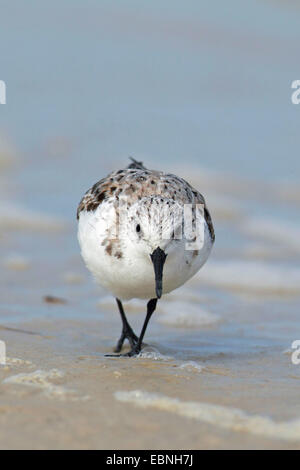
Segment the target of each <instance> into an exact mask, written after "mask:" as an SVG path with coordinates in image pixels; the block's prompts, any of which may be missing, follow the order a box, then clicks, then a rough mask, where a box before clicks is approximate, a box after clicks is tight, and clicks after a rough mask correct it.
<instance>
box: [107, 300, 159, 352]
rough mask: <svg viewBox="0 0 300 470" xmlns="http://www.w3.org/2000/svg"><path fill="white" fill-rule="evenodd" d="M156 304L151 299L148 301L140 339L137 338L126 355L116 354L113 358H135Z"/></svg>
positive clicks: (140, 347) (139, 350)
mask: <svg viewBox="0 0 300 470" xmlns="http://www.w3.org/2000/svg"><path fill="white" fill-rule="evenodd" d="M156 304H157V299H151V300H149V302H148V304H147V315H146V318H145V321H144V324H143V328H142V331H141V334H140V337H139V338H138V341H137V342H136V343H134V344H133V346H131V350H130V351H129V352H128V353H126V354H117V355H116V356H115V357H121V356H123V357H132V356H137V355H138V354H139V353H140V352H141V349H142V343H143V338H144V335H145V332H146V329H147V326H148V323H149V320H150V318H151V315H152V313H153V312H154V310H155V308H156Z"/></svg>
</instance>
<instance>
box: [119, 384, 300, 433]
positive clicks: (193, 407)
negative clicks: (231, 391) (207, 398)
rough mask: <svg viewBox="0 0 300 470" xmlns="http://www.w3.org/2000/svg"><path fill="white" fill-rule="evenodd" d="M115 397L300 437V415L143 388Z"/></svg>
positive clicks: (237, 427)
mask: <svg viewBox="0 0 300 470" xmlns="http://www.w3.org/2000/svg"><path fill="white" fill-rule="evenodd" d="M115 398H116V399H117V400H118V401H121V402H124V403H132V404H133V405H135V406H137V407H140V408H154V409H158V410H161V411H167V412H170V413H174V414H177V415H179V416H183V417H185V418H190V419H194V420H197V421H201V422H203V423H208V424H211V425H213V426H217V427H219V428H224V429H229V430H231V431H234V432H245V433H250V434H254V435H257V436H261V437H265V438H268V439H281V440H285V441H300V418H298V419H295V420H290V421H281V422H275V421H274V420H273V419H272V418H269V417H267V416H260V415H250V414H248V413H246V412H245V411H243V410H240V409H238V408H231V407H229V406H220V405H214V404H210V403H203V402H188V401H181V400H179V399H178V398H171V397H168V396H165V395H161V394H155V393H148V392H145V391H143V390H133V391H117V392H115Z"/></svg>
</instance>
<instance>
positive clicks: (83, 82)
mask: <svg viewBox="0 0 300 470" xmlns="http://www.w3.org/2000/svg"><path fill="white" fill-rule="evenodd" d="M46 3H47V2H46ZM100 3H101V5H100ZM200 3H201V2H192V5H191V7H190V9H189V8H185V7H183V4H182V3H180V2H177V1H176V2H172V4H171V3H170V2H167V4H168V5H169V10H168V9H167V8H166V10H165V11H162V9H161V8H160V7H159V4H158V3H157V2H153V4H151V5H150V4H148V6H147V5H146V3H144V4H143V5H142V4H141V3H140V2H136V1H135V0H132V1H129V2H128V5H127V6H126V8H125V7H121V6H120V7H119V8H117V7H114V6H113V5H112V4H111V2H108V1H103V2H94V1H89V2H87V3H86V4H84V5H83V3H80V2H77V1H76V2H74V5H75V4H76V5H75V6H74V8H73V9H72V11H71V10H70V8H69V4H68V3H67V2H59V3H58V2H56V1H54V2H51V4H50V3H48V5H46V4H44V5H43V6H38V5H37V4H36V2H31V1H29V2H27V6H26V11H25V9H24V8H23V9H22V5H21V3H20V5H19V10H20V11H22V14H20V12H19V13H18V14H17V15H16V14H15V8H16V7H15V6H12V4H9V3H7V4H6V7H5V10H4V13H3V14H4V15H5V19H6V21H5V22H4V23H5V24H4V25H3V27H1V31H0V55H1V57H2V60H3V64H2V65H3V67H2V69H1V73H2V74H3V76H1V77H0V79H1V80H2V79H3V80H5V81H6V85H7V93H8V95H7V104H5V105H1V106H0V277H1V283H0V299H1V303H0V341H2V343H1V344H2V345H3V342H4V343H5V346H6V363H5V364H4V363H3V364H1V365H0V448H1V449H299V448H300V401H299V379H300V365H297V364H295V363H293V361H292V354H293V352H295V348H294V349H293V347H292V344H293V342H294V341H296V340H299V339H300V331H299V305H300V302H299V301H300V264H299V261H300V244H299V239H300V223H299V206H300V190H299V170H300V167H299V159H298V147H299V139H298V135H299V125H298V123H299V111H300V107H299V106H298V107H297V106H296V105H293V104H292V103H291V100H290V94H291V90H290V83H291V82H292V80H295V79H297V78H299V77H297V73H298V69H297V65H295V57H296V55H297V53H298V50H297V46H295V45H296V44H297V43H298V42H297V41H298V38H299V27H298V23H297V19H296V18H297V15H296V14H295V11H296V10H297V7H296V6H295V5H292V4H283V3H282V2H260V3H259V4H256V3H255V4H249V5H247V8H246V10H245V6H244V5H241V4H240V3H239V2H235V1H230V2H229V4H228V2H227V3H226V5H224V10H223V9H222V8H221V10H220V11H219V10H218V14H217V15H216V11H215V9H214V8H213V6H210V4H208V3H207V5H206V6H205V8H204V7H203V6H200ZM23 10H24V11H23ZM232 12H234V15H233V14H232ZM297 12H298V10H297ZM249 18H250V20H249ZM254 19H259V21H254ZM252 20H253V21H252ZM20 32H22V37H21V33H20ZM16 39H18V40H16ZM20 41H22V44H24V47H23V48H20V47H19V43H20ZM4 43H5V44H9V45H10V50H9V51H7V50H4V48H3V45H4ZM25 46H26V47H25ZM270 77H271V78H270ZM275 98H276V99H275ZM129 155H133V156H134V157H135V158H137V159H138V160H143V161H144V163H145V165H146V166H148V167H150V168H154V169H158V170H163V171H168V172H172V173H174V174H177V175H180V176H182V177H184V178H186V179H187V180H188V181H189V182H190V183H192V184H193V185H194V186H195V187H196V188H197V189H199V190H200V192H201V193H203V194H204V196H205V198H206V200H207V203H208V206H209V209H210V211H211V214H212V218H213V221H214V225H215V232H216V243H215V246H214V249H213V252H212V255H211V257H210V258H209V260H208V262H207V264H206V265H205V267H204V268H203V269H202V270H201V271H200V272H199V273H198V274H197V275H196V276H195V277H194V278H193V279H191V280H190V281H189V282H188V283H187V284H185V285H184V286H183V287H181V288H180V289H178V290H176V291H174V292H172V293H171V294H169V295H166V296H163V298H162V299H161V300H160V301H159V302H158V307H157V311H156V312H155V314H154V315H153V318H152V319H151V323H150V325H149V328H148V330H147V334H146V338H145V342H146V343H147V345H146V347H145V348H144V349H143V351H142V354H141V355H140V356H139V357H137V358H109V357H105V354H106V353H108V352H112V350H113V347H114V346H115V344H116V341H117V339H118V337H119V335H120V332H121V322H120V318H119V314H118V311H117V307H116V304H115V301H114V299H113V298H112V297H110V296H109V295H108V293H106V292H104V291H103V290H102V289H101V288H100V287H99V286H97V285H96V284H95V283H94V281H93V280H92V278H91V277H90V275H89V273H88V271H87V269H86V268H85V266H84V264H83V261H82V259H81V257H80V253H79V246H78V243H77V238H76V231H77V223H76V208H77V204H78V202H79V200H80V198H81V197H82V195H83V193H84V191H86V190H87V189H88V188H89V187H90V186H91V185H92V184H93V183H95V182H96V181H97V180H99V179H100V178H102V177H103V176H105V175H106V174H107V173H108V172H110V171H112V170H115V169H119V168H123V167H125V166H126V165H127V164H128V161H129V160H128V157H129ZM124 306H125V310H126V312H127V313H128V318H129V321H130V323H131V324H132V326H133V328H134V330H135V331H136V332H137V333H138V332H139V331H140V329H141V326H142V323H143V320H144V317H145V312H146V303H145V302H144V301H141V300H133V301H131V302H128V303H125V305H124ZM1 344H0V345H1Z"/></svg>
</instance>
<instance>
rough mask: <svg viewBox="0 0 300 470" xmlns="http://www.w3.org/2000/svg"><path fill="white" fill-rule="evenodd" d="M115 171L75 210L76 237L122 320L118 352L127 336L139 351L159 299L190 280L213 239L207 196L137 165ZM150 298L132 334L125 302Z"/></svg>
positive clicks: (176, 179) (134, 350) (133, 350)
mask: <svg viewBox="0 0 300 470" xmlns="http://www.w3.org/2000/svg"><path fill="white" fill-rule="evenodd" d="M131 160H132V163H131V164H130V165H129V166H127V167H126V168H125V169H123V170H119V171H114V172H112V173H110V174H109V175H108V176H107V177H106V178H103V179H101V180H100V181H98V182H97V183H95V184H94V186H92V188H90V189H89V190H88V191H87V192H86V193H85V195H84V196H83V198H82V199H81V201H80V203H79V206H78V210H77V219H78V240H79V244H80V247H81V254H82V257H83V259H84V261H85V264H86V266H87V268H88V269H89V270H90V271H91V272H92V274H93V275H94V277H95V279H96V281H97V282H98V283H99V284H100V285H102V287H104V288H105V289H106V290H108V291H109V292H110V293H112V294H113V295H114V297H115V298H116V301H117V305H118V308H119V312H120V315H121V319H122V324H123V328H122V333H121V337H120V339H119V341H118V343H117V346H116V348H115V351H114V352H115V353H120V351H121V350H122V346H123V343H124V341H125V340H126V339H127V340H128V341H129V344H130V346H131V350H130V351H129V352H128V353H127V354H117V356H136V355H138V354H139V353H140V351H141V348H142V344H143V343H142V342H143V338H144V335H145V331H146V328H147V325H148V322H149V320H150V317H151V315H152V314H153V312H154V310H155V308H156V304H157V299H159V298H160V297H161V296H162V295H163V294H166V293H168V292H171V291H172V290H174V289H176V288H177V287H179V286H181V285H182V284H184V283H185V282H186V281H187V280H188V279H190V278H191V277H192V276H193V275H194V274H195V273H196V272H197V271H198V270H199V269H200V268H201V266H203V264H204V263H205V262H206V260H207V258H208V256H209V254H210V251H211V248H212V246H213V243H214V240H215V234H214V228H213V224H212V219H211V217H210V213H209V211H208V209H207V206H206V203H205V199H204V197H203V196H202V194H200V193H199V192H198V191H197V190H196V189H194V188H193V187H192V186H191V185H190V184H189V183H187V182H186V181H185V180H184V179H183V178H180V177H178V176H175V175H172V174H168V173H163V172H161V171H154V170H148V169H147V168H145V167H144V165H143V164H142V162H138V161H136V160H134V159H131ZM132 298H140V299H149V301H148V303H147V313H146V318H145V321H144V324H143V327H142V330H141V333H140V335H139V336H136V334H135V333H134V331H133V329H132V328H131V326H130V324H129V323H128V320H127V318H126V315H125V312H124V309H123V305H122V301H124V300H129V299H132Z"/></svg>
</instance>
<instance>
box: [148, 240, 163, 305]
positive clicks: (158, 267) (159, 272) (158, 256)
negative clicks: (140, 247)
mask: <svg viewBox="0 0 300 470" xmlns="http://www.w3.org/2000/svg"><path fill="white" fill-rule="evenodd" d="M150 256H151V260H152V263H153V267H154V274H155V291H156V297H157V298H158V299H160V298H161V295H162V276H163V268H164V264H165V261H166V257H167V255H166V253H165V252H164V251H163V250H161V249H160V248H159V247H158V248H156V249H155V250H154V251H153V253H151V255H150Z"/></svg>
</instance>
